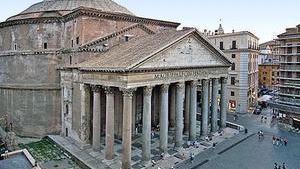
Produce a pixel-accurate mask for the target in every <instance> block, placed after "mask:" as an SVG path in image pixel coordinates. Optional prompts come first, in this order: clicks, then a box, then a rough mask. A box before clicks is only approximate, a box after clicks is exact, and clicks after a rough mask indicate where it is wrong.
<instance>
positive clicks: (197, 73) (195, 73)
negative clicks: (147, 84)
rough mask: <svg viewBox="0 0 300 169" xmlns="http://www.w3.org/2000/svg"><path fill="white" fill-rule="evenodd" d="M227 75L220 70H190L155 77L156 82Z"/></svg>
mask: <svg viewBox="0 0 300 169" xmlns="http://www.w3.org/2000/svg"><path fill="white" fill-rule="evenodd" d="M223 73H226V71H225V70H224V72H223V71H222V70H218V69H203V70H190V71H180V72H175V71H174V72H166V73H159V74H155V75H154V79H156V80H165V79H178V78H208V77H210V76H215V75H221V74H223Z"/></svg>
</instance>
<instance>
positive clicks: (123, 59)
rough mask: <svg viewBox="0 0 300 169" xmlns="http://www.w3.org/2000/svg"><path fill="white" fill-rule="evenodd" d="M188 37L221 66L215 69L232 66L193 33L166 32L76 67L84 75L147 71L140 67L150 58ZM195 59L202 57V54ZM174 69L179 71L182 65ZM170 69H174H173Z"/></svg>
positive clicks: (183, 31)
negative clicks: (89, 73)
mask: <svg viewBox="0 0 300 169" xmlns="http://www.w3.org/2000/svg"><path fill="white" fill-rule="evenodd" d="M189 36H193V37H194V38H195V39H197V40H198V41H199V43H201V45H202V46H204V48H205V50H207V51H208V52H209V53H211V55H214V56H215V57H217V60H218V61H219V62H220V63H219V64H218V65H217V66H222V67H224V66H225V67H229V66H230V65H231V62H230V61H229V60H228V59H227V58H226V57H225V56H224V54H223V53H222V52H221V51H220V50H219V49H217V48H215V47H214V46H213V45H212V44H211V43H210V42H209V41H208V40H207V39H206V38H205V37H203V36H202V35H201V34H200V33H199V32H198V31H197V30H196V29H187V30H180V31H177V30H165V31H162V32H161V33H157V34H153V35H145V36H143V37H137V38H133V39H130V40H129V42H124V43H122V44H120V45H117V46H115V47H112V48H111V49H109V50H108V51H107V52H104V53H101V54H99V55H98V56H96V58H93V59H91V60H88V61H85V62H83V63H80V64H78V65H76V66H75V67H76V68H78V69H80V70H85V71H113V72H119V71H120V72H128V71H136V70H142V69H147V66H144V67H143V66H140V65H142V64H143V63H145V62H147V61H148V60H150V59H151V58H153V56H154V55H157V54H158V53H161V52H163V51H165V50H167V49H168V48H170V47H172V46H174V45H175V44H177V43H178V42H180V41H181V40H182V39H184V38H186V37H189ZM187 45H188V44H187ZM206 53H207V52H206ZM198 55H199V57H201V53H199V54H198ZM171 59H172V58H171ZM208 62H209V60H208ZM177 66H178V67H182V65H177ZM185 66H187V67H195V66H196V67H205V66H204V65H203V64H199V66H197V64H196V65H195V64H193V65H191V66H189V65H184V66H183V67H185ZM169 68H174V65H173V66H170V67H169Z"/></svg>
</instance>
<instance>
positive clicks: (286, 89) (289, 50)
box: [271, 25, 300, 123]
mask: <svg viewBox="0 0 300 169" xmlns="http://www.w3.org/2000/svg"><path fill="white" fill-rule="evenodd" d="M276 41H277V42H278V43H279V44H280V46H279V47H278V48H279V54H278V55H279V57H280V62H279V63H280V67H279V77H278V80H279V84H278V85H277V87H278V89H279V91H278V97H277V99H276V100H274V101H273V102H272V103H271V105H272V106H273V107H274V108H275V109H276V110H278V112H279V113H282V114H284V115H285V116H286V117H287V119H288V120H289V122H290V123H292V122H293V121H294V120H296V121H299V119H300V118H299V114H300V86H299V84H300V25H297V26H296V27H294V28H287V29H286V32H284V33H282V34H280V35H278V38H277V39H276Z"/></svg>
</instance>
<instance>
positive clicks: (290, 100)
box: [277, 92, 300, 103]
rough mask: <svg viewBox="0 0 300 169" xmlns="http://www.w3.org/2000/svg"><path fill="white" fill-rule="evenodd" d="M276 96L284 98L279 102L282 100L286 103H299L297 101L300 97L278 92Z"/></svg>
mask: <svg viewBox="0 0 300 169" xmlns="http://www.w3.org/2000/svg"><path fill="white" fill-rule="evenodd" d="M277 94H278V96H284V99H280V100H284V101H288V102H295V101H296V102H297V101H298V102H299V103H300V100H299V99H298V98H300V95H296V94H289V93H282V92H278V93H277ZM287 97H288V98H287Z"/></svg>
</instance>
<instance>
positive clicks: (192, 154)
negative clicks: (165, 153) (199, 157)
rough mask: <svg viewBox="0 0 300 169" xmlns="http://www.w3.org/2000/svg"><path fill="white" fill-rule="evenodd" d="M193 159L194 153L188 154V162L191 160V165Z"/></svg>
mask: <svg viewBox="0 0 300 169" xmlns="http://www.w3.org/2000/svg"><path fill="white" fill-rule="evenodd" d="M194 158H195V155H194V153H191V154H190V160H191V163H193V161H194Z"/></svg>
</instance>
